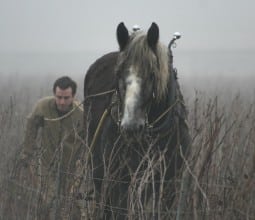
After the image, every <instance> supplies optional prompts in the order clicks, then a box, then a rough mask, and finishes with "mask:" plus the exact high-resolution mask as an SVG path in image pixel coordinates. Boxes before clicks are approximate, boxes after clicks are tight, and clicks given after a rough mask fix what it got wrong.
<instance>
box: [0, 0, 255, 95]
mask: <svg viewBox="0 0 255 220" xmlns="http://www.w3.org/2000/svg"><path fill="white" fill-rule="evenodd" d="M0 4H1V5H0V6H1V7H0V26H1V28H0V74H1V75H5V76H6V75H10V74H17V73H18V74H21V75H23V74H27V75H28V74H29V75H33V76H38V75H71V76H73V77H74V78H77V79H78V78H79V79H81V78H83V76H84V74H85V73H86V71H87V69H88V68H89V66H90V65H91V64H92V63H93V62H94V61H95V60H96V59H97V58H98V57H100V56H101V55H103V54H105V53H107V52H110V51H114V50H117V49H118V45H117V42H116V36H115V33H116V26H117V25H118V23H119V22H122V21H123V22H125V24H126V26H127V27H128V28H129V29H130V30H131V28H132V26H133V25H134V24H138V25H139V26H140V27H141V28H142V29H144V30H145V31H146V30H147V29H148V28H149V26H150V24H151V22H156V23H157V24H158V25H159V28H160V40H161V41H162V42H163V43H165V44H168V42H169V40H170V39H171V37H172V34H173V33H174V32H175V31H179V32H180V33H181V34H182V38H181V39H180V40H179V41H178V42H177V48H175V49H174V56H175V66H176V67H177V68H178V72H179V74H178V76H179V79H180V82H182V83H183V84H184V86H189V87H190V88H203V89H210V88H216V87H217V86H218V85H221V87H229V86H231V87H236V89H237V91H238V90H239V89H240V88H247V87H249V88H251V90H253V84H252V81H254V61H253V60H254V57H255V41H254V40H253V38H254V36H255V34H254V32H255V29H254V28H253V26H252V25H253V24H254V23H255V15H254V13H253V9H254V8H255V7H254V6H255V2H254V1H252V0H245V1H237V0H232V1H230V0H214V1H209V0H194V1H166V0H162V1H152V0H146V1H145V0H141V1H132V0H130V1H125V2H124V1H117V0H109V1H104V2H101V1H98V0H94V1H82V0H74V1H67V0H54V1H52V0H45V1H33V0H23V1H18V0H0ZM35 80H36V78H35Z"/></svg>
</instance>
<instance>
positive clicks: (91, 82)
mask: <svg viewBox="0 0 255 220" xmlns="http://www.w3.org/2000/svg"><path fill="white" fill-rule="evenodd" d="M117 58H118V52H111V53H108V54H106V55H104V56H102V57H100V58H99V59H97V60H96V61H95V62H94V63H93V64H92V65H91V66H90V67H89V69H88V71H87V73H86V76H85V81H84V98H85V103H84V114H85V120H89V121H90V124H89V128H88V131H89V134H88V135H89V137H90V138H91V136H93V134H94V132H95V130H96V127H97V125H98V122H99V120H100V118H101V116H102V114H103V112H104V110H105V109H106V108H107V107H108V106H109V104H110V101H111V95H112V94H106V95H100V96H97V97H94V98H87V97H89V96H91V95H96V94H99V93H103V92H107V91H109V90H112V89H114V88H115V87H116V77H115V65H116V62H117ZM90 138H89V139H90ZM89 142H90V141H89Z"/></svg>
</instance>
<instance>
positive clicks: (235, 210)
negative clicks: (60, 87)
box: [0, 74, 255, 220]
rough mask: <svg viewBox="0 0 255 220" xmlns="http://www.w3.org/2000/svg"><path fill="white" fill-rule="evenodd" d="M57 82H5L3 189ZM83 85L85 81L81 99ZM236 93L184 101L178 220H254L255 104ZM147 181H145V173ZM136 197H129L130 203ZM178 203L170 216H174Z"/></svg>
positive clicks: (0, 130)
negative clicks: (186, 128) (37, 109)
mask: <svg viewBox="0 0 255 220" xmlns="http://www.w3.org/2000/svg"><path fill="white" fill-rule="evenodd" d="M54 79H55V76H54V77H53V76H51V77H50V76H49V77H47V79H45V78H44V77H41V78H40V77H39V79H38V78H37V80H36V81H35V82H33V84H31V82H30V83H29V84H28V80H29V78H28V77H25V78H24V77H21V76H20V75H18V74H16V75H10V76H2V80H1V83H0V94H1V96H0V102H1V107H0V124H1V127H0V149H1V160H0V172H1V175H0V180H1V183H6V180H7V181H8V178H9V176H10V173H9V172H10V170H11V169H12V165H13V163H12V161H13V158H15V154H16V152H17V151H18V149H19V148H20V147H21V143H22V139H23V134H24V125H25V119H26V116H27V114H28V113H29V112H30V111H31V109H32V106H33V105H34V103H35V101H36V100H37V99H38V98H40V97H42V96H45V95H50V94H51V84H52V82H53V81H54ZM82 81H83V79H82V77H81V79H80V83H79V84H80V89H79V90H80V94H79V97H82V96H81V93H82V86H81V85H82V83H81V82H82ZM232 92H233V93H234V94H235V96H231V98H229V97H230V96H229V94H228V93H223V94H221V95H215V94H213V95H212V94H205V93H204V92H192V91H191V92H190V91H189V94H191V93H192V94H194V95H193V96H191V95H190V97H188V96H187V95H185V96H186V99H187V102H186V104H187V106H188V109H189V124H190V132H191V136H192V140H193V146H192V149H191V154H190V156H189V157H188V158H186V161H185V162H186V163H185V168H186V171H185V173H186V177H185V178H183V180H182V183H183V184H182V190H184V191H186V192H187V195H186V197H185V198H184V200H183V201H181V202H182V203H185V205H184V206H182V205H183V204H181V206H179V209H178V216H179V217H180V218H179V219H226V220H227V219H255V207H254V204H255V147H254V145H255V104H254V103H255V102H254V99H255V98H254V96H253V97H251V96H247V95H246V93H244V94H243V93H238V92H235V91H234V90H233V91H232ZM151 166H153V164H151ZM143 178H144V179H145V180H146V178H147V176H146V173H144V175H143ZM1 185H2V186H3V184H1ZM139 187H140V188H141V187H143V186H141V185H139V186H137V188H138V190H139ZM31 191H32V189H31ZM138 196H139V195H138ZM134 197H135V194H134V193H132V192H130V198H134ZM134 199H137V198H134ZM177 199H178V197H177ZM137 201H138V202H139V200H137ZM178 202H179V201H178V200H177V201H176V203H175V204H176V205H175V206H173V210H169V211H171V212H172V213H176V212H177V209H176V206H177V204H178ZM4 203H5V201H4V200H3V199H2V200H1V202H0V209H1V210H0V218H3V219H7V218H6V216H5V218H4V217H3V216H2V206H3V205H4ZM134 207H139V204H136V205H134V204H130V210H132V209H134ZM140 207H142V206H140ZM182 207H185V209H183V208H182ZM142 211H143V210H142V209H141V212H142ZM130 216H131V214H130ZM130 218H131V217H130ZM131 219H132V218H131Z"/></svg>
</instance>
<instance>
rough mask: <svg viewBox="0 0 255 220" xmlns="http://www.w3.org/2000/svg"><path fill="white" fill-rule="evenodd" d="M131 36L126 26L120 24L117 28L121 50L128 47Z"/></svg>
mask: <svg viewBox="0 0 255 220" xmlns="http://www.w3.org/2000/svg"><path fill="white" fill-rule="evenodd" d="M128 39H129V34H128V30H127V28H126V26H125V25H124V23H123V22H121V23H119V25H118V27H117V40H118V43H119V47H120V50H123V49H124V48H125V46H126V45H127V42H128Z"/></svg>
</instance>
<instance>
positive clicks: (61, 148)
mask: <svg viewBox="0 0 255 220" xmlns="http://www.w3.org/2000/svg"><path fill="white" fill-rule="evenodd" d="M72 109H73V110H71V112H70V114H69V115H68V116H67V117H65V116H63V118H62V119H60V118H59V117H60V116H59V113H58V111H57V106H56V102H55V98H54V97H53V96H52V97H46V98H42V99H41V100H39V101H38V103H37V104H36V105H35V107H34V109H33V111H32V113H31V114H30V115H29V116H28V119H27V126H26V133H25V140H24V153H25V154H27V155H35V152H37V154H38V155H39V157H40V158H41V161H42V165H43V166H45V167H46V168H50V166H52V164H53V163H56V161H61V164H62V165H61V166H62V168H64V170H66V169H67V167H70V166H71V167H73V166H74V164H73V163H75V160H76V158H77V156H78V154H79V152H80V151H81V148H82V147H83V141H82V140H83V138H82V137H83V135H84V134H83V109H82V108H81V107H80V105H79V103H76V102H74V103H73V108H72ZM56 118H58V119H57V120H52V119H56ZM39 134H40V135H39ZM38 137H39V138H38Z"/></svg>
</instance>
